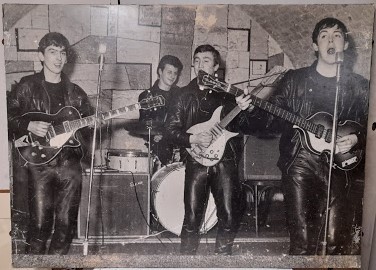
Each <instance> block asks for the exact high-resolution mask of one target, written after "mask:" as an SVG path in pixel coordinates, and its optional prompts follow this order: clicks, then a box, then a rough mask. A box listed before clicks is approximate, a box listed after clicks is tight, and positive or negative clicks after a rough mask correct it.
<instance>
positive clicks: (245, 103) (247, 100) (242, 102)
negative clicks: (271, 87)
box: [235, 89, 254, 110]
mask: <svg viewBox="0 0 376 270" xmlns="http://www.w3.org/2000/svg"><path fill="white" fill-rule="evenodd" d="M248 92H249V91H248V89H244V94H241V95H240V96H238V97H236V98H235V99H236V103H237V104H238V106H239V107H240V109H242V110H246V109H248V108H249V109H251V110H253V108H254V106H253V105H250V104H251V96H250V95H249V94H248Z"/></svg>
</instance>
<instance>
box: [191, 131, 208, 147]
mask: <svg viewBox="0 0 376 270" xmlns="http://www.w3.org/2000/svg"><path fill="white" fill-rule="evenodd" d="M212 140H213V136H212V135H211V134H210V133H209V132H200V133H197V134H192V135H191V136H190V137H189V143H190V144H198V145H201V146H203V147H208V146H209V145H210V143H211V142H212Z"/></svg>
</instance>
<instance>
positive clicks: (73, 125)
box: [64, 103, 140, 131]
mask: <svg viewBox="0 0 376 270" xmlns="http://www.w3.org/2000/svg"><path fill="white" fill-rule="evenodd" d="M139 108H140V104H139V103H136V104H133V105H130V106H127V107H123V108H119V109H116V110H112V111H108V112H105V113H101V114H99V115H98V118H99V119H102V120H109V119H112V118H114V117H117V116H120V115H123V114H125V113H127V112H129V111H134V110H138V109H139ZM94 122H95V116H94V115H92V116H87V117H84V118H80V119H77V120H73V121H69V122H68V123H67V124H68V125H67V126H65V128H66V131H74V130H78V129H80V128H83V127H86V126H89V125H92V124H94ZM64 125H65V124H64Z"/></svg>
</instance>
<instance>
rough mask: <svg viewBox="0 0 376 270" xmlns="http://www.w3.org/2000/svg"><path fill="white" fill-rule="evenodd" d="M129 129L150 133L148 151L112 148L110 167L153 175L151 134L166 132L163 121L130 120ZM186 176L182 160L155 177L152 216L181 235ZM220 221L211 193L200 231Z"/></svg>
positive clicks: (210, 227)
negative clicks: (131, 121)
mask: <svg viewBox="0 0 376 270" xmlns="http://www.w3.org/2000/svg"><path fill="white" fill-rule="evenodd" d="M125 129H126V130H128V131H129V132H130V133H133V134H136V135H148V136H149V138H148V139H149V144H148V145H149V149H148V152H142V151H140V150H126V149H108V151H107V162H108V163H107V166H108V168H110V169H114V170H118V171H127V172H131V173H148V174H149V175H150V176H151V172H152V166H153V158H152V156H151V153H150V137H151V135H153V136H154V135H159V134H162V131H163V123H161V122H156V121H144V122H133V123H127V124H126V125H125ZM184 178H185V166H184V164H183V163H182V162H175V163H172V164H168V165H166V166H164V167H162V168H161V169H159V170H158V171H156V172H155V173H154V175H153V176H152V177H151V207H152V215H153V217H154V218H155V220H156V221H158V222H159V224H161V225H162V226H163V227H164V228H165V229H166V230H168V231H170V232H172V233H174V234H175V235H180V231H181V228H182V226H183V219H184ZM216 223H217V209H216V206H215V203H214V198H213V196H212V194H210V195H209V199H208V204H207V207H206V213H205V218H204V220H203V223H202V225H201V229H200V233H203V234H204V233H207V232H208V231H209V230H210V229H212V228H213V227H214V226H215V224H216Z"/></svg>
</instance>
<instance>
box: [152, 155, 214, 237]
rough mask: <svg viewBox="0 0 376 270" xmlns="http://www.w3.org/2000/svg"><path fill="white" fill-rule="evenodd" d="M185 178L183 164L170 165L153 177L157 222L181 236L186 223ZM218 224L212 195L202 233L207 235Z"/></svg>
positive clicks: (154, 207) (153, 199)
mask: <svg viewBox="0 0 376 270" xmlns="http://www.w3.org/2000/svg"><path fill="white" fill-rule="evenodd" d="M184 178H185V166H184V164H183V163H182V162H176V163H173V164H169V165H167V166H165V167H163V168H161V169H160V170H158V171H157V172H156V173H155V174H154V175H153V177H152V180H151V187H152V207H153V211H154V216H155V218H156V220H157V221H158V222H159V223H160V224H161V225H162V226H163V227H164V228H165V229H167V230H169V231H170V232H172V233H174V234H176V235H180V233H181V229H182V227H183V221H184ZM216 223H217V208H216V206H215V203H214V198H213V195H212V194H211V193H210V195H209V201H208V206H207V208H206V213H205V218H204V220H203V223H202V225H201V228H200V233H207V232H208V231H209V230H210V229H212V228H213V227H214V225H215V224H216Z"/></svg>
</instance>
